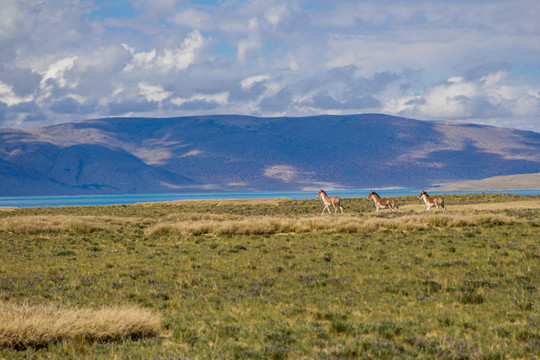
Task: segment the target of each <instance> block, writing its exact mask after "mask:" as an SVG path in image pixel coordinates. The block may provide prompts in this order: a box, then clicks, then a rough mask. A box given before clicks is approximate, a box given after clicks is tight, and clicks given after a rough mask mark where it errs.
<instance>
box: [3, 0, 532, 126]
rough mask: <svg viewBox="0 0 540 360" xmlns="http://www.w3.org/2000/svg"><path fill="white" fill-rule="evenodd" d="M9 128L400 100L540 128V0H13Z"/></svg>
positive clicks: (424, 116) (402, 109)
mask: <svg viewBox="0 0 540 360" xmlns="http://www.w3.org/2000/svg"><path fill="white" fill-rule="evenodd" d="M0 13H1V16H0V126H5V127H16V128H30V127H38V126H45V125H52V124H58V123H65V122H71V121H79V120H85V119H95V118H102V117H117V116H122V117H125V116H130V117H149V116H150V117H175V116H190V115H205V114H241V115H252V116H263V117H274V116H309V115H320V114H334V115H338V114H361V113H384V114H389V115H396V116H403V117H408V118H413V119H420V120H448V121H458V122H468V123H478V124H487V125H495V126H501V127H509V128H517V129H524V130H532V131H536V132H540V1H538V0H513V1H507V0H475V1H465V0H448V1H447V0H438V1H435V0H429V1H427V0H425V1H422V0H395V1H387V0H370V1H363V0H360V1H359V0H333V1H327V0H325V1H323V0H313V1H307V0H93V1H92V0H2V6H1V10H0Z"/></svg>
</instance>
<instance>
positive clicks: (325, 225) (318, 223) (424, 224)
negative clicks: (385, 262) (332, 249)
mask: <svg viewBox="0 0 540 360" xmlns="http://www.w3.org/2000/svg"><path fill="white" fill-rule="evenodd" d="M514 222H515V220H514V218H512V217H510V216H507V215H504V214H465V215H463V214H458V213H451V212H445V213H427V214H411V215H403V216H399V217H378V216H355V215H338V216H335V215H334V216H330V215H328V216H309V215H307V216H297V217H285V216H251V217H248V218H240V219H224V220H198V221H192V220H188V221H177V222H158V223H157V224H155V225H153V226H150V227H149V228H148V229H147V230H146V234H147V235H171V234H180V235H183V236H189V235H193V234H214V235H225V234H228V235H261V234H277V233H307V232H314V233H356V232H368V231H376V230H385V229H389V230H422V229H428V228H433V227H441V228H444V227H463V226H474V225H483V224H489V223H492V224H510V223H514Z"/></svg>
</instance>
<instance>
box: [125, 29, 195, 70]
mask: <svg viewBox="0 0 540 360" xmlns="http://www.w3.org/2000/svg"><path fill="white" fill-rule="evenodd" d="M204 44H205V40H204V38H203V36H202V35H201V33H200V31H198V30H194V31H192V32H191V33H189V34H188V36H187V37H186V38H185V39H184V41H183V42H182V44H181V45H180V46H177V47H174V48H166V49H163V50H162V51H160V52H158V51H157V50H156V49H152V50H150V51H146V52H145V51H142V52H136V51H135V50H134V49H133V48H131V47H129V46H128V45H126V44H123V46H124V48H125V49H127V50H129V51H130V52H131V54H132V55H133V61H132V62H130V63H129V64H127V65H126V67H125V68H124V70H125V71H130V70H137V69H141V68H142V69H146V70H152V69H156V70H159V71H162V72H167V71H170V70H185V69H187V68H188V67H189V66H190V65H192V64H194V63H195V62H196V61H197V55H198V53H199V52H200V51H201V49H202V48H203V47H204Z"/></svg>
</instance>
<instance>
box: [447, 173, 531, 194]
mask: <svg viewBox="0 0 540 360" xmlns="http://www.w3.org/2000/svg"><path fill="white" fill-rule="evenodd" d="M436 190H438V191H500V190H540V173H536V174H521V175H505V176H494V177H490V178H487V179H482V180H476V181H464V182H457V183H455V184H450V185H446V186H442V187H438V188H436Z"/></svg>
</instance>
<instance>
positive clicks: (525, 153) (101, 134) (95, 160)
mask: <svg viewBox="0 0 540 360" xmlns="http://www.w3.org/2000/svg"><path fill="white" fill-rule="evenodd" d="M538 172H540V133H536V132H530V131H522V130H516V129H507V128H498V127H493V126H483V125H474V124H465V123H456V122H443V121H420V120H413V119H407V118H402V117H393V116H388V115H382V114H362V115H323V116H310V117H277V118H259V117H250V116H239V115H214V116H212V115H207V116H191V117H175V118H105V119H95V120H86V121H80V122H72V123H66V124H60V125H53V126H46V127H39V128H31V129H13V128H0V183H1V184H2V186H1V187H0V196H25V195H76V194H86V195H88V194H129V193H175V192H201V191H228V190H234V191H257V190H259V191H268V190H302V189H318V188H321V187H322V188H345V189H347V188H349V189H362V188H373V189H376V188H384V187H408V188H427V187H433V186H437V185H438V184H447V183H452V182H458V181H465V180H479V179H484V178H487V177H493V176H502V175H514V174H526V173H538Z"/></svg>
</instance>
